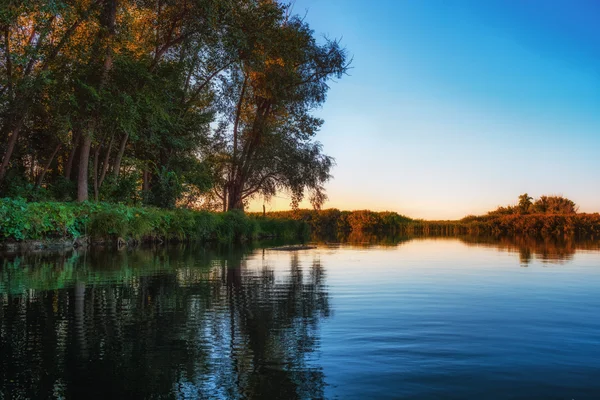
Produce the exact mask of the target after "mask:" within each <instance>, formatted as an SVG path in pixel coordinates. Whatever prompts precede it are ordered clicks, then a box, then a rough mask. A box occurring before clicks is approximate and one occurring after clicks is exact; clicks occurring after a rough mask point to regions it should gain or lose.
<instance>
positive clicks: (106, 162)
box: [98, 136, 115, 188]
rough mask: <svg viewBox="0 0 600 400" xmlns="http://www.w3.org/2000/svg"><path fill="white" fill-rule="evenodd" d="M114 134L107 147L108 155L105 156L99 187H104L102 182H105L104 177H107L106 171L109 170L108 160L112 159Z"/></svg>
mask: <svg viewBox="0 0 600 400" xmlns="http://www.w3.org/2000/svg"><path fill="white" fill-rule="evenodd" d="M114 138H115V137H114V136H111V137H110V142H108V148H107V149H106V156H104V163H103V164H102V172H101V173H100V181H99V182H98V187H99V188H101V187H102V182H104V178H106V171H108V161H109V159H110V150H111V149H112V144H113V140H114Z"/></svg>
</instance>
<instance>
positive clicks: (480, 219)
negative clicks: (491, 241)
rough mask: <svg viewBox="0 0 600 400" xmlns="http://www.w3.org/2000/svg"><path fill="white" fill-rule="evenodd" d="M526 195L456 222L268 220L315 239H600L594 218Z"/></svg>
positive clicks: (307, 213)
mask: <svg viewBox="0 0 600 400" xmlns="http://www.w3.org/2000/svg"><path fill="white" fill-rule="evenodd" d="M533 200H534V199H532V198H531V197H529V196H528V195H527V194H523V195H521V196H520V197H519V202H518V203H517V204H516V205H509V206H505V207H504V206H503V207H498V208H497V209H496V210H493V211H490V212H489V213H487V214H486V215H480V216H474V215H469V216H467V217H464V218H462V219H460V220H456V221H426V220H417V219H411V218H409V217H406V216H403V215H400V214H398V213H395V212H387V211H386V212H374V211H368V210H359V211H340V210H338V209H328V210H295V211H280V212H270V213H267V214H266V215H267V216H269V217H270V218H278V219H282V218H283V219H295V220H300V221H305V222H307V223H308V224H309V225H310V227H311V229H312V232H313V233H314V234H315V235H316V236H317V237H324V238H327V237H329V238H340V239H344V238H345V237H346V236H347V235H348V233H350V232H367V233H377V234H379V233H384V234H394V235H436V236H461V235H480V236H518V235H525V236H570V235H577V236H580V237H600V214H598V213H595V214H587V213H578V212H577V211H578V206H577V205H576V204H575V202H573V201H572V200H569V199H567V198H565V197H562V196H541V197H540V198H539V199H537V200H535V201H533Z"/></svg>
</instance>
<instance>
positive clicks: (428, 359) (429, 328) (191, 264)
mask: <svg viewBox="0 0 600 400" xmlns="http://www.w3.org/2000/svg"><path fill="white" fill-rule="evenodd" d="M359 239H361V240H360V243H359V244H341V245H340V244H335V245H320V246H319V247H318V248H317V249H315V250H302V251H297V252H287V251H273V250H262V249H256V250H253V249H250V248H247V249H241V248H225V249H222V250H220V251H213V250H210V249H207V248H204V247H194V246H191V247H177V248H158V249H154V250H143V249H138V250H134V251H124V252H119V253H117V252H98V251H92V252H89V253H85V254H84V253H68V254H66V255H59V256H55V255H54V256H53V255H43V254H38V255H36V254H29V255H27V256H26V257H21V258H19V259H18V260H17V259H16V258H15V256H8V257H7V258H6V259H5V260H4V263H3V264H2V265H3V266H2V267H1V268H0V346H1V350H2V352H1V354H2V357H0V388H1V392H0V394H3V395H4V396H5V397H6V396H7V395H10V394H13V395H16V394H21V395H22V397H45V396H44V394H47V393H55V394H63V395H64V396H66V397H77V396H83V395H86V396H87V397H90V396H92V397H93V396H94V395H95V396H96V397H98V398H100V397H102V396H108V395H111V396H113V397H114V396H116V397H119V396H121V397H123V396H127V397H132V396H133V397H136V396H137V397H148V396H150V395H151V394H154V395H161V396H166V397H175V398H198V397H200V398H223V399H225V398H269V399H271V398H285V399H288V398H321V397H323V396H325V397H337V398H344V399H345V398H402V397H407V398H436V397H438V398H439V397H442V398H507V397H511V396H512V397H515V398H550V397H552V398H577V399H579V398H596V397H598V395H600V384H599V383H598V381H597V377H598V376H600V364H598V362H597V360H598V359H600V335H598V332H599V331H600V322H599V320H598V318H597V310H598V309H599V307H600V296H598V294H597V293H598V292H599V291H598V289H599V288H600V251H598V250H593V249H597V244H594V243H591V242H583V243H581V242H579V243H573V242H567V243H556V242H548V241H546V242H543V241H542V242H537V241H531V240H515V239H513V240H512V241H509V240H504V241H497V242H492V241H490V240H484V239H476V240H473V239H465V238H461V239H460V240H459V239H434V240H432V239H416V240H409V241H407V240H406V239H401V240H396V239H390V238H388V239H386V241H385V242H384V243H383V245H375V246H368V245H365V242H370V243H375V241H374V240H372V239H369V241H363V240H362V238H359ZM394 242H395V243H396V244H394ZM525 251H526V252H527V253H528V254H529V256H528V258H527V264H524V263H523V253H524V252H525ZM557 261H558V262H557ZM524 265H526V266H527V268H522V266H524ZM91 392H93V393H92V394H90V393H91ZM8 397H10V396H8Z"/></svg>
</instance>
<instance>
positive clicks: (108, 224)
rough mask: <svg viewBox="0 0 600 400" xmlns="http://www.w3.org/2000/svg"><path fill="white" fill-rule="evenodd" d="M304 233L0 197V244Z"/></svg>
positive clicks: (263, 224) (205, 216) (270, 225)
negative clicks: (38, 241) (88, 239)
mask: <svg viewBox="0 0 600 400" xmlns="http://www.w3.org/2000/svg"><path fill="white" fill-rule="evenodd" d="M308 234H309V227H308V225H307V224H306V223H304V222H302V221H299V220H285V219H277V220H275V219H271V218H263V217H259V216H248V215H246V214H244V213H242V212H235V211H232V212H227V213H211V212H207V211H192V210H188V209H174V210H165V209H158V208H152V207H130V206H125V205H121V204H109V203H59V202H42V203H27V202H25V201H24V200H21V199H0V241H3V242H20V241H32V240H67V241H68V240H75V239H78V238H81V237H86V238H90V239H91V240H104V241H106V240H118V239H119V238H120V239H122V240H125V241H129V240H136V241H149V240H163V241H164V240H180V241H182V240H195V241H216V242H221V243H230V242H236V241H244V240H250V239H255V238H261V237H280V238H289V239H295V238H298V237H302V236H307V235H308Z"/></svg>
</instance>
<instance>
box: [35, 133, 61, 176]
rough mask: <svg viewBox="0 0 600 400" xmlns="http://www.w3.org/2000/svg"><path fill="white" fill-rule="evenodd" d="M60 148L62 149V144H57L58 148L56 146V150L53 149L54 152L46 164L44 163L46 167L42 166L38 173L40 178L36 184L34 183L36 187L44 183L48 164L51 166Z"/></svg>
mask: <svg viewBox="0 0 600 400" xmlns="http://www.w3.org/2000/svg"><path fill="white" fill-rule="evenodd" d="M61 147H62V143H59V144H58V146H56V148H55V149H54V152H53V153H52V155H51V156H50V158H49V159H48V162H47V163H46V165H44V169H42V172H41V173H40V176H39V177H38V179H37V183H36V186H37V187H40V186H42V183H43V182H44V177H45V176H46V172H48V169H49V168H50V164H52V161H53V160H54V157H56V153H58V151H59V150H60V148H61Z"/></svg>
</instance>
